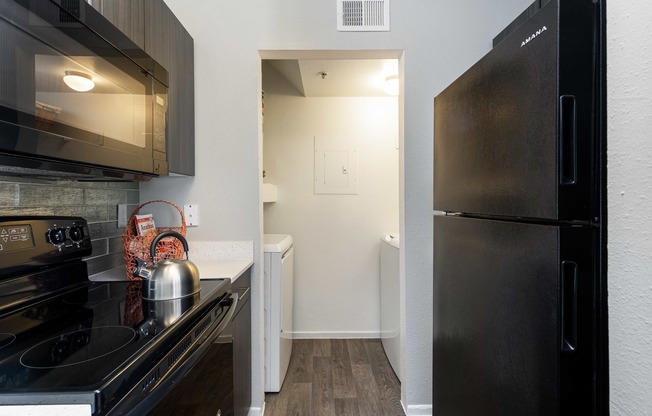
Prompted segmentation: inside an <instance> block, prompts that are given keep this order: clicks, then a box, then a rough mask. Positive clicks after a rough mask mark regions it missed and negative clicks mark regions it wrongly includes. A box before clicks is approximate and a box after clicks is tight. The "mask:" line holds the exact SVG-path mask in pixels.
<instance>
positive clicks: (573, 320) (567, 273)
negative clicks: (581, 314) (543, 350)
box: [561, 261, 577, 352]
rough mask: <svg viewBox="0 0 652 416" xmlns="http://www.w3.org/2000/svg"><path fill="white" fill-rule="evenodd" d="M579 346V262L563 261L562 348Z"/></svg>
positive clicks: (569, 349)
mask: <svg viewBox="0 0 652 416" xmlns="http://www.w3.org/2000/svg"><path fill="white" fill-rule="evenodd" d="M576 348H577V263H575V262H574V261H563V262H562V263H561V350H562V351H563V352H573V351H575V349H576Z"/></svg>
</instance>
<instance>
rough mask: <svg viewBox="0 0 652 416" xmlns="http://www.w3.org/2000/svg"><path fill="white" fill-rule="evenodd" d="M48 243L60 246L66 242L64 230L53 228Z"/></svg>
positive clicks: (49, 233)
mask: <svg viewBox="0 0 652 416" xmlns="http://www.w3.org/2000/svg"><path fill="white" fill-rule="evenodd" d="M47 236H48V241H49V242H50V243H52V244H54V245H55V246H56V245H59V244H63V242H64V241H66V233H65V232H64V229H63V228H53V229H51V230H49V231H48V234H47Z"/></svg>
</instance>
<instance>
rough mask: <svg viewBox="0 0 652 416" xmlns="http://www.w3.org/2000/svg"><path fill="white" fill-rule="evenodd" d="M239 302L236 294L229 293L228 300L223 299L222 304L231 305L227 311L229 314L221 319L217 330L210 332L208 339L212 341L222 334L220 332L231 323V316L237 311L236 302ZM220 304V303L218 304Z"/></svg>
mask: <svg viewBox="0 0 652 416" xmlns="http://www.w3.org/2000/svg"><path fill="white" fill-rule="evenodd" d="M239 301H240V296H239V295H238V293H237V292H234V293H231V296H229V298H228V299H225V300H223V301H222V302H224V303H227V302H230V303H231V308H230V309H229V312H228V313H227V315H226V316H225V317H224V319H222V322H220V324H219V325H218V326H217V328H215V330H214V331H213V332H211V334H210V335H209V336H208V338H209V339H213V340H214V339H215V338H216V337H218V336H219V335H220V334H221V333H222V331H224V329H225V328H226V326H227V325H228V324H229V322H231V319H233V315H234V314H235V311H236V310H237V309H238V302H239ZM222 302H220V304H221V303H222Z"/></svg>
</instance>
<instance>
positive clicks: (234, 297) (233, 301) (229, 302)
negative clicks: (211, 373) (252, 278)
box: [147, 293, 239, 394]
mask: <svg viewBox="0 0 652 416" xmlns="http://www.w3.org/2000/svg"><path fill="white" fill-rule="evenodd" d="M238 300H239V297H238V294H237V293H231V295H230V296H229V297H228V298H226V299H222V300H221V301H220V302H219V303H218V306H217V307H218V308H221V307H224V306H228V307H229V311H228V312H227V313H226V316H224V318H222V321H221V322H220V323H219V325H218V326H217V328H215V330H213V331H211V333H210V334H208V335H206V334H202V335H201V336H200V337H198V338H197V339H195V341H194V342H193V345H197V344H200V345H201V344H204V343H206V342H213V341H214V340H215V338H217V336H219V334H220V333H221V332H222V331H224V328H226V326H227V325H228V324H229V322H231V318H233V314H234V313H235V310H236V308H237V306H238ZM201 349H202V347H201V346H199V347H197V348H188V349H187V350H186V351H184V353H183V354H182V355H181V356H179V358H178V359H177V360H176V362H175V363H174V364H172V366H170V367H169V368H168V369H167V371H166V372H165V374H164V375H163V376H162V377H161V378H160V380H158V381H157V382H156V383H155V384H154V386H152V388H151V390H149V391H148V393H147V394H151V393H154V391H155V390H156V389H157V388H158V387H160V386H161V385H162V384H163V381H165V380H166V379H167V378H168V376H169V375H170V374H173V373H174V372H175V371H177V370H178V369H179V367H181V366H182V365H183V364H184V363H185V362H186V357H188V356H189V355H192V354H195V353H196V352H197V351H198V350H201ZM205 350H206V349H204V351H205Z"/></svg>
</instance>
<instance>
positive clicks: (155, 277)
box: [133, 231, 200, 300]
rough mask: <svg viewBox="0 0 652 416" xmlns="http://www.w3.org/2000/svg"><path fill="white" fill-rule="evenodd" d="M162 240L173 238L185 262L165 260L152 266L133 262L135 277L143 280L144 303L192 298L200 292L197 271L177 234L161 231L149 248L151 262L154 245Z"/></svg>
mask: <svg viewBox="0 0 652 416" xmlns="http://www.w3.org/2000/svg"><path fill="white" fill-rule="evenodd" d="M165 237H175V238H177V239H178V240H179V241H181V243H182V244H183V249H184V251H185V252H186V259H185V260H179V259H164V260H160V261H158V262H156V263H152V264H151V265H150V266H149V267H148V266H147V262H146V261H144V260H141V259H136V267H135V268H134V271H133V273H134V276H138V277H142V278H143V294H142V297H143V299H148V300H169V299H178V298H183V297H185V296H191V295H194V294H195V293H197V292H199V289H200V286H199V270H198V269H197V266H195V264H194V263H193V262H191V261H190V260H188V242H187V241H186V239H185V238H184V237H183V236H182V235H181V234H179V233H178V232H176V231H163V232H162V233H160V234H159V235H157V236H156V237H155V238H154V241H152V245H151V246H150V256H151V258H152V262H153V259H154V256H155V255H156V244H157V243H158V242H159V241H160V240H161V239H162V238H165Z"/></svg>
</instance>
